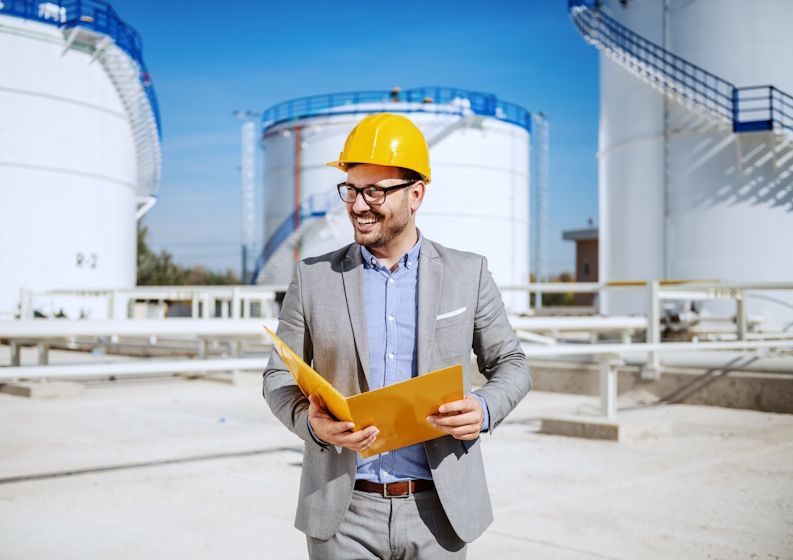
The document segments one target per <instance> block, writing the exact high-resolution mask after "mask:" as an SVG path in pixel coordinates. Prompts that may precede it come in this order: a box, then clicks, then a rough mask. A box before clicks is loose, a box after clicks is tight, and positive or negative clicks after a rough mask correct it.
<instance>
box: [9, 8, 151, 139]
mask: <svg viewBox="0 0 793 560" xmlns="http://www.w3.org/2000/svg"><path fill="white" fill-rule="evenodd" d="M0 15H9V16H15V17H19V18H23V19H31V20H36V21H38V22H40V23H46V24H48V25H54V26H56V27H59V28H65V29H69V28H73V27H83V28H86V29H90V30H92V31H96V32H97V33H101V34H102V35H106V36H107V37H110V38H111V39H112V40H113V42H114V43H115V44H116V46H118V48H120V49H121V50H122V51H124V52H125V53H126V54H127V55H129V57H130V58H131V59H132V60H134V61H135V63H136V64H137V65H138V68H139V70H140V73H139V76H138V79H139V80H140V83H141V85H142V86H143V91H144V92H145V93H146V97H147V98H148V100H149V104H150V105H151V110H152V113H153V115H154V120H155V122H156V124H157V135H158V137H159V139H160V140H162V127H161V123H160V108H159V104H158V102H157V95H156V93H155V91H154V84H153V83H152V79H151V75H150V74H149V71H148V69H147V67H146V63H145V62H144V60H143V40H142V39H141V37H140V34H139V33H138V32H137V31H136V30H135V29H134V28H133V27H132V26H130V25H129V24H127V23H126V22H125V21H124V20H122V19H121V18H120V17H119V15H118V14H117V13H116V11H115V10H114V9H113V7H112V6H111V5H110V4H108V3H107V2H105V1H104V0H47V1H46V2H36V1H33V0H3V1H2V2H0Z"/></svg>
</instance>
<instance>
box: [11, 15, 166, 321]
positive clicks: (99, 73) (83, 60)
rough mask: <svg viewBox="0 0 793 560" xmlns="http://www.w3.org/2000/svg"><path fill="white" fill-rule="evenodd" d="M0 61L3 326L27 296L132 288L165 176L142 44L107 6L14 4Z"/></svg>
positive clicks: (155, 106) (77, 312) (133, 32)
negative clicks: (144, 231)
mask: <svg viewBox="0 0 793 560" xmlns="http://www.w3.org/2000/svg"><path fill="white" fill-rule="evenodd" d="M0 52H2V53H3V55H2V56H0V123H2V124H1V125H0V198H2V201H3V202H2V204H0V263H1V264H0V266H2V270H3V273H2V274H0V316H2V317H6V318H7V317H13V316H14V315H15V314H16V313H17V310H18V305H19V297H20V290H21V289H23V288H25V289H29V290H39V291H40V290H51V289H76V288H90V289H94V288H125V287H132V286H134V285H135V276H136V274H135V264H136V218H139V217H140V216H142V215H143V214H144V213H145V212H146V211H147V210H148V209H149V208H150V207H151V205H152V204H153V202H154V200H155V198H154V197H155V193H156V190H157V185H158V182H159V178H160V166H161V164H160V161H161V160H160V157H161V156H160V123H159V115H158V110H157V102H156V98H155V95H154V90H153V87H152V85H151V78H150V77H149V75H148V72H147V71H146V67H145V65H144V63H143V58H142V45H141V39H140V36H139V35H138V33H137V32H136V31H135V30H134V29H132V28H131V27H129V26H128V25H127V24H126V23H124V22H123V21H122V20H121V19H120V18H119V17H118V15H117V14H116V12H115V11H114V10H113V8H112V7H111V6H110V5H109V4H106V3H104V2H99V1H95V0H91V1H81V2H75V1H63V2H60V1H50V2H41V3H36V2H21V1H10V2H9V1H8V0H6V1H5V2H0ZM65 311H66V313H67V315H69V314H79V313H80V309H72V310H69V309H66V310H65Z"/></svg>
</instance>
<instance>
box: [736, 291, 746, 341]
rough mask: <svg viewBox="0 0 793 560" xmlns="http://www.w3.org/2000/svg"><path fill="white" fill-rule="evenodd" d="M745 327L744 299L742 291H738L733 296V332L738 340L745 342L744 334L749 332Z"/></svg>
mask: <svg viewBox="0 0 793 560" xmlns="http://www.w3.org/2000/svg"><path fill="white" fill-rule="evenodd" d="M747 325H748V323H747V317H746V297H745V294H744V292H743V290H740V291H739V292H738V294H736V296H735V330H736V333H737V335H738V340H746V334H747V333H748V331H749V329H748V326H747Z"/></svg>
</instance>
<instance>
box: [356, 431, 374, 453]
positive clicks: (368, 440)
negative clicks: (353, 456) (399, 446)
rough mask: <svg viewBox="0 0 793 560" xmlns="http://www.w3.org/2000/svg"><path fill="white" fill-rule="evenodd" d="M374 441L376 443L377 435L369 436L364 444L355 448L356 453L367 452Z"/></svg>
mask: <svg viewBox="0 0 793 560" xmlns="http://www.w3.org/2000/svg"><path fill="white" fill-rule="evenodd" d="M375 441H377V434H374V435H373V436H370V437H369V438H368V439H367V440H365V441H364V442H363V443H362V444H361V445H359V446H358V447H357V449H356V451H357V452H358V453H360V452H361V451H365V450H367V449H368V448H369V447H371V446H372V444H373V443H374V442H375Z"/></svg>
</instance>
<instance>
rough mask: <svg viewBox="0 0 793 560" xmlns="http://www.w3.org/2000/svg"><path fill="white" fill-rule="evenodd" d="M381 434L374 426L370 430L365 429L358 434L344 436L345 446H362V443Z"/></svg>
mask: <svg viewBox="0 0 793 560" xmlns="http://www.w3.org/2000/svg"><path fill="white" fill-rule="evenodd" d="M379 433H380V430H378V429H377V428H375V427H374V426H369V427H368V428H364V429H363V430H358V431H357V432H352V433H350V434H348V435H346V436H344V437H343V438H342V440H343V441H344V445H345V446H347V447H355V446H358V445H360V444H361V443H362V442H364V441H366V440H367V439H369V438H370V437H372V436H374V437H377V434H379Z"/></svg>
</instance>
